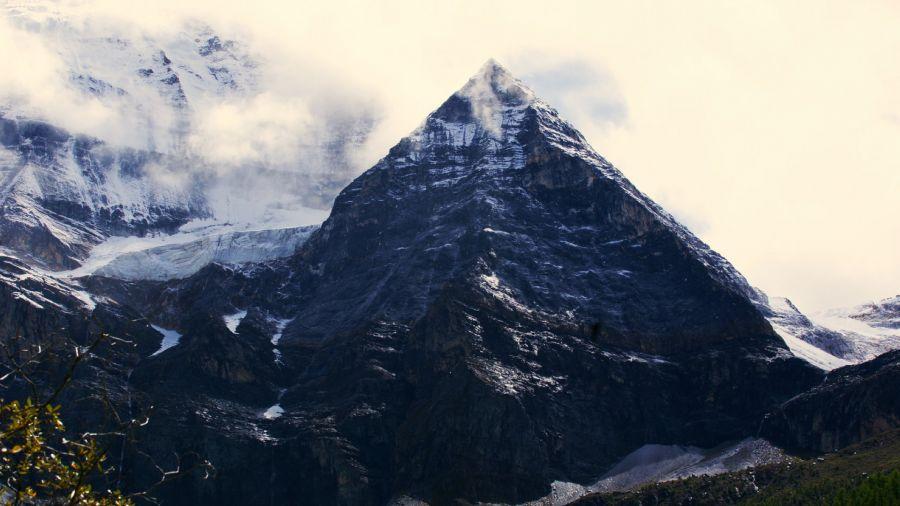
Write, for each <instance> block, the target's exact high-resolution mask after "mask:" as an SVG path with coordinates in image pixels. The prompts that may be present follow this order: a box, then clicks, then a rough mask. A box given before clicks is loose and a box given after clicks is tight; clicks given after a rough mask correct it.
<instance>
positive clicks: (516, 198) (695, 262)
mask: <svg viewBox="0 0 900 506" xmlns="http://www.w3.org/2000/svg"><path fill="white" fill-rule="evenodd" d="M82 282H83V283H84V284H85V286H87V287H88V288H89V290H92V291H93V292H94V293H96V294H98V296H103V297H106V298H108V299H110V300H112V301H114V302H117V303H119V304H128V305H129V306H130V307H134V308H136V309H137V310H138V311H140V312H141V313H142V314H145V315H147V317H148V318H149V319H150V320H151V321H153V322H154V324H156V325H159V326H160V327H161V328H165V329H171V330H175V331H177V332H179V333H180V334H181V337H180V339H179V341H178V344H177V345H175V346H172V347H171V348H168V349H166V350H165V351H163V352H162V353H159V354H158V355H155V356H153V357H152V358H146V359H142V360H139V361H138V362H137V364H136V365H135V369H134V373H133V374H132V376H131V381H130V384H131V387H132V388H134V389H135V390H137V391H140V392H143V393H142V395H147V396H149V397H150V398H152V399H153V400H154V406H156V409H157V417H158V420H159V421H158V422H156V425H154V422H151V424H150V425H149V426H148V431H149V433H148V434H146V435H145V437H146V438H147V439H148V440H149V441H154V442H151V443H148V444H149V445H150V446H151V448H156V447H157V444H161V443H159V442H161V441H163V440H165V441H166V443H165V445H162V446H168V445H175V446H177V447H181V446H183V445H197V444H200V445H202V446H203V448H202V453H203V454H204V455H206V456H208V457H209V458H211V459H212V460H213V461H214V462H216V463H217V469H218V472H219V476H220V477H224V479H219V480H216V482H215V484H214V485H213V487H215V491H212V492H203V491H202V490H204V489H203V488H196V487H194V486H193V485H190V484H185V485H184V486H183V487H179V488H178V490H172V491H171V493H172V495H171V496H168V495H167V496H166V497H165V499H166V500H172V501H173V502H176V503H182V502H190V501H200V500H214V501H218V502H230V501H234V502H244V503H247V502H251V503H256V502H270V503H278V502H282V501H284V500H288V498H290V497H305V498H309V499H308V500H309V501H311V502H325V503H333V502H347V503H385V502H387V501H389V500H390V499H391V498H392V497H403V496H407V497H411V498H415V499H421V500H425V501H427V502H434V503H442V502H447V501H451V500H455V499H465V500H470V501H491V502H520V501H528V500H536V499H539V498H541V497H544V496H546V495H547V494H549V493H551V484H552V483H553V482H554V481H560V482H569V483H595V482H597V480H599V479H600V478H601V477H603V475H604V473H605V472H606V471H607V470H608V469H609V468H610V467H612V466H614V464H615V463H616V462H618V461H619V460H620V459H621V458H622V457H624V456H626V455H627V454H629V453H630V452H632V451H634V450H636V449H637V448H639V447H641V446H643V445H645V444H651V443H653V444H682V445H695V446H699V447H705V448H709V447H712V446H715V445H717V444H719V443H722V442H725V441H728V440H735V439H741V438H743V437H746V436H750V435H752V434H753V433H754V432H755V431H756V429H757V428H758V425H759V421H760V419H761V418H762V416H763V415H764V414H765V413H766V412H767V411H768V410H769V409H771V408H772V407H774V406H776V405H778V404H779V403H780V402H782V401H783V400H786V399H788V398H790V397H792V396H793V395H795V394H796V393H797V392H799V391H802V390H803V389H805V388H807V387H808V386H812V385H813V384H815V383H816V382H818V381H819V380H820V379H821V377H822V372H821V371H819V370H818V369H815V368H813V367H811V366H809V365H808V364H806V363H805V362H803V361H801V360H798V359H797V358H795V357H793V356H792V354H791V353H790V352H789V351H788V349H787V348H786V347H785V345H784V344H783V342H782V340H781V339H780V338H779V337H778V335H777V334H775V332H773V330H772V328H771V327H770V326H769V324H768V322H767V321H766V318H765V315H764V314H763V313H762V312H761V311H760V309H759V307H758V302H757V300H756V298H757V297H758V295H757V292H755V291H754V290H753V289H752V288H751V287H750V286H749V285H748V284H747V282H746V281H745V280H744V279H743V277H742V276H740V274H739V273H738V272H737V271H736V270H735V269H734V268H733V267H731V265H730V264H729V263H728V262H727V261H725V260H724V259H723V258H722V257H721V256H719V255H717V254H716V253H714V252H713V251H712V250H710V249H709V248H708V247H707V246H706V245H704V244H703V243H702V242H701V241H700V240H699V239H697V238H696V237H694V236H693V235H692V234H691V233H690V232H689V231H687V230H686V229H685V228H684V227H682V226H680V225H678V224H677V223H676V222H675V220H674V219H672V218H671V216H669V215H668V214H667V213H665V212H664V211H663V210H662V209H660V208H659V207H658V206H657V205H656V204H654V203H653V202H652V201H650V199H648V198H647V197H646V196H644V195H643V194H641V193H640V192H639V191H638V190H637V189H635V188H634V186H632V185H631V184H630V183H628V182H627V180H626V179H625V178H624V176H622V174H621V173H620V172H619V171H618V170H616V169H615V168H614V167H613V166H612V165H611V164H609V163H608V162H607V161H606V160H605V159H603V158H602V157H600V156H599V155H598V154H596V152H595V151H594V150H593V149H592V148H591V147H590V146H589V145H588V144H587V143H586V142H585V140H584V138H583V137H582V136H581V134H579V133H578V132H577V131H576V130H575V129H574V128H573V127H572V126H571V125H569V124H568V123H567V122H565V121H564V120H562V119H561V118H560V117H559V115H558V114H557V112H556V111H555V110H554V109H552V108H551V107H550V106H548V105H547V104H546V103H544V102H543V101H541V100H540V99H539V98H537V97H536V96H535V95H534V93H533V92H531V91H530V90H529V89H528V88H527V87H526V86H525V85H524V84H522V83H521V82H519V81H518V80H516V79H515V78H514V77H512V76H511V75H510V74H509V73H508V72H507V71H506V70H505V69H503V68H502V67H501V66H499V65H498V64H496V63H494V62H489V63H488V64H487V65H485V66H484V68H482V69H481V70H480V71H479V72H478V73H477V74H476V75H475V76H474V77H473V78H472V79H471V80H470V81H469V82H468V83H467V84H466V85H465V86H464V87H463V88H462V89H461V90H460V91H458V92H456V93H454V94H453V95H452V96H451V97H450V98H448V100H447V101H446V102H445V103H444V104H443V105H441V106H440V107H439V108H438V109H437V110H436V111H435V112H433V113H432V114H431V115H429V116H428V118H427V119H426V120H425V122H424V123H423V124H422V126H421V127H419V128H418V129H416V130H415V131H414V132H413V133H412V134H411V135H410V136H409V137H407V138H405V139H402V140H401V141H400V142H399V143H398V144H397V145H396V146H394V147H393V148H392V149H391V150H390V152H389V153H388V155H387V156H386V157H385V158H383V159H382V160H381V161H380V162H378V163H377V164H376V165H375V166H374V167H373V168H371V169H370V170H368V171H367V172H365V173H364V174H363V175H362V176H360V177H359V178H357V179H356V180H355V181H354V182H353V183H351V184H350V185H349V186H348V187H347V188H345V189H344V190H343V191H342V192H341V193H340V195H339V196H338V197H337V199H336V201H335V205H334V207H333V209H332V212H331V215H330V216H329V217H328V219H327V220H325V222H324V223H323V224H322V226H321V227H320V228H319V229H317V230H316V231H314V232H313V233H312V234H311V235H310V237H309V239H308V240H306V241H305V242H304V243H303V244H302V245H301V246H300V247H299V249H298V250H297V253H296V254H294V255H293V256H291V257H289V258H287V259H283V260H275V261H270V262H267V263H264V264H255V265H248V266H244V267H241V268H232V267H227V266H221V265H215V264H214V265H211V266H207V267H205V268H203V269H202V270H200V271H198V272H197V273H195V274H193V275H192V276H189V277H187V278H183V279H174V280H170V281H167V282H159V281H154V282H150V281H143V282H140V281H123V280H116V279H111V278H108V277H99V276H90V277H87V278H82ZM160 339H162V336H160ZM186 411H188V412H193V413H199V415H198V416H197V417H193V418H191V419H190V420H184V419H183V418H182V417H181V416H180V415H179V413H184V412H186ZM276 413H277V416H276ZM223 427H225V428H224V429H223ZM173 438H174V439H173ZM154 451H155V450H154ZM247 459H252V460H254V461H257V462H261V464H260V465H259V466H254V468H253V469H247V466H245V465H243V463H244V462H246V461H247ZM276 461H277V465H276V464H275V462H276ZM392 463H399V464H397V465H394V464H392ZM270 464H271V465H270ZM296 473H302V474H303V476H305V477H308V478H310V479H305V480H298V479H296V476H297V474H296ZM229 477H230V478H229ZM247 480H249V481H254V482H255V481H258V480H267V483H271V484H273V485H272V486H271V487H270V490H269V491H268V492H267V495H266V497H261V496H260V497H257V496H256V495H254V493H253V492H248V491H245V490H240V489H237V488H235V487H236V486H238V484H239V483H241V482H246V481H247ZM337 483H341V485H340V486H337V485H336V484H337ZM206 494H211V495H209V496H207V495H206ZM201 495H202V497H201Z"/></svg>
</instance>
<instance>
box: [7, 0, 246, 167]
mask: <svg viewBox="0 0 900 506" xmlns="http://www.w3.org/2000/svg"><path fill="white" fill-rule="evenodd" d="M76 7H77V4H74V5H73V4H69V3H65V2H48V1H38V2H21V3H20V2H10V3H7V4H6V6H5V15H6V17H7V19H8V20H9V21H10V22H11V24H12V26H14V27H16V28H18V29H20V30H24V31H26V32H29V33H32V34H36V35H38V36H39V37H40V40H41V41H43V42H44V43H45V44H46V45H47V46H48V49H49V50H50V51H52V52H54V53H56V54H57V55H58V56H59V58H60V62H61V68H60V73H61V75H59V76H58V77H59V79H60V80H61V82H62V84H64V85H67V86H68V87H70V88H72V89H73V90H76V91H78V92H79V93H80V94H82V95H83V96H84V97H85V99H86V100H88V99H91V98H95V99H98V100H99V102H100V103H101V104H103V105H104V106H106V107H108V108H110V109H113V110H115V111H116V112H117V113H118V114H119V115H121V116H123V117H126V118H128V120H129V123H130V125H129V126H131V127H132V128H134V129H135V130H136V132H135V135H134V136H133V137H131V139H130V140H131V141H132V142H135V143H137V145H138V146H139V147H142V148H144V149H147V150H149V151H156V152H163V153H173V152H179V151H182V150H183V149H184V148H185V146H186V144H187V142H188V136H189V135H190V134H191V131H192V125H191V123H192V121H193V113H194V111H195V109H197V108H198V107H203V106H205V105H206V104H207V103H209V102H210V101H214V100H222V99H228V98H238V97H242V96H249V95H252V94H253V93H254V92H255V91H256V84H257V79H258V77H259V76H258V71H257V67H258V62H257V59H256V58H255V57H253V56H251V55H250V53H249V51H248V50H247V49H246V47H245V46H243V45H242V44H240V43H239V42H237V41H235V40H231V39H224V38H222V37H220V36H219V35H217V34H216V33H215V32H214V31H213V30H212V29H211V28H210V27H209V26H206V25H204V24H203V23H200V22H189V23H187V24H186V25H185V26H182V27H180V29H179V30H177V33H176V34H174V35H172V36H170V37H168V38H166V39H161V38H159V37H156V36H153V35H151V34H148V33H146V32H142V31H140V30H138V29H137V28H136V27H131V26H115V25H114V24H113V22H111V21H109V22H104V21H102V20H97V19H92V18H90V17H87V18H84V17H81V16H78V15H77V9H76ZM12 98H13V100H8V101H7V103H5V104H3V106H4V109H5V114H6V115H7V116H8V117H30V118H35V117H36V116H37V117H40V115H41V114H42V113H43V112H44V111H34V110H29V109H27V108H25V109H23V108H22V105H23V104H21V103H19V102H18V101H16V100H14V99H15V97H12ZM25 105H26V106H27V104H25ZM35 119H37V118H35Z"/></svg>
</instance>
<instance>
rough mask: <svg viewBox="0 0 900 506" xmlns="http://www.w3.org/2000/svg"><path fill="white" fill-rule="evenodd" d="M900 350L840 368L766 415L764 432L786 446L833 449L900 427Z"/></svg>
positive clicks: (764, 434) (815, 449) (803, 449)
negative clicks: (818, 383) (899, 393)
mask: <svg viewBox="0 0 900 506" xmlns="http://www.w3.org/2000/svg"><path fill="white" fill-rule="evenodd" d="M898 392H900V351H892V352H888V353H885V354H884V355H881V356H879V357H877V358H875V359H873V360H871V361H869V362H864V363H862V364H858V365H852V366H847V367H842V368H840V369H836V370H834V371H832V372H831V373H829V374H828V376H826V377H825V380H824V381H823V382H822V383H821V384H820V385H818V386H816V387H815V388H812V389H811V390H809V391H807V392H804V393H802V394H800V395H798V396H796V397H794V398H792V399H790V400H789V401H787V402H785V403H784V404H782V405H781V406H780V407H779V408H778V409H777V410H775V411H774V412H773V413H771V414H770V415H768V416H767V417H766V420H765V422H764V424H763V426H762V435H763V436H764V437H767V438H770V439H771V440H772V441H775V442H777V443H779V444H781V445H784V446H785V447H787V448H791V449H793V450H797V451H807V452H832V451H837V450H839V449H841V448H844V447H846V446H849V445H851V444H855V443H859V442H861V441H864V440H865V439H868V438H870V437H872V436H874V435H876V434H879V433H882V432H886V431H889V430H894V429H897V428H898V427H900V395H898Z"/></svg>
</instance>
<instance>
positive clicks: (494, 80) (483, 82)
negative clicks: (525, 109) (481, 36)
mask: <svg viewBox="0 0 900 506" xmlns="http://www.w3.org/2000/svg"><path fill="white" fill-rule="evenodd" d="M456 95H458V96H461V97H464V98H467V99H469V100H470V101H472V102H484V101H486V100H489V101H498V102H499V103H502V104H503V105H507V106H526V105H529V104H531V103H532V102H534V100H535V98H536V97H535V95H534V92H533V91H531V89H530V88H528V86H526V85H525V84H523V83H522V82H521V81H519V80H518V79H516V78H515V77H514V76H513V75H512V73H510V71H509V70H507V69H506V68H505V67H504V66H502V65H500V63H498V62H497V60H495V59H493V58H490V59H488V61H486V62H485V63H484V65H482V66H481V68H480V69H478V72H476V73H475V75H474V76H472V77H471V78H470V79H469V81H468V82H467V83H466V84H465V86H463V87H462V88H461V89H460V90H459V91H457V92H456Z"/></svg>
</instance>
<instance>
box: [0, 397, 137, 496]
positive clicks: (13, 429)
mask: <svg viewBox="0 0 900 506" xmlns="http://www.w3.org/2000/svg"><path fill="white" fill-rule="evenodd" d="M0 431H2V432H0V479H2V483H0V504H3V505H7V504H10V505H11V504H23V503H24V504H35V503H41V504H69V505H85V506H113V505H115V506H124V505H131V504H133V503H132V501H131V500H129V499H127V498H125V497H124V496H123V495H122V494H121V493H120V492H118V491H96V490H94V489H93V487H92V482H93V483H96V482H97V478H100V477H102V476H103V475H105V474H107V473H109V472H110V471H111V468H109V467H106V466H104V462H105V461H106V451H105V450H104V449H103V448H102V447H101V445H100V444H99V443H98V441H97V440H96V438H95V437H93V436H90V435H84V436H82V437H80V438H77V440H71V439H67V438H66V437H65V425H64V424H63V421H62V419H61V418H60V415H59V406H53V405H51V404H49V403H43V404H42V403H35V402H33V401H32V400H31V399H30V398H29V399H27V400H26V401H25V402H19V401H11V402H8V403H3V402H2V401H0Z"/></svg>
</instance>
